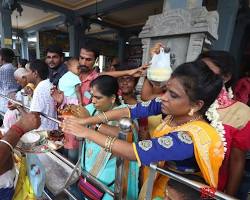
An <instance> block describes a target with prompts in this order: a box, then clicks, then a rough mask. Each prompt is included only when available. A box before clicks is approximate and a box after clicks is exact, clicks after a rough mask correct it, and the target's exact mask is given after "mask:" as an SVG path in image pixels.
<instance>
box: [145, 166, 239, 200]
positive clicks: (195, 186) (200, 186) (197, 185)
mask: <svg viewBox="0 0 250 200" xmlns="http://www.w3.org/2000/svg"><path fill="white" fill-rule="evenodd" d="M150 168H151V169H153V170H156V171H157V172H159V173H160V174H163V175H165V176H168V177H169V178H172V179H174V180H176V181H178V182H180V183H182V184H185V185H187V186H189V187H191V188H193V189H195V190H197V191H201V190H202V189H203V188H210V187H209V186H208V185H205V184H202V183H200V182H197V181H193V180H190V179H187V178H185V177H182V176H180V175H178V174H175V173H173V172H171V171H169V170H164V169H161V168H159V167H157V165H156V164H150ZM213 195H214V197H213V198H215V199H219V200H221V199H223V200H224V199H226V200H235V199H236V198H234V197H232V196H229V195H226V194H224V193H222V192H219V191H215V193H214V194H213Z"/></svg>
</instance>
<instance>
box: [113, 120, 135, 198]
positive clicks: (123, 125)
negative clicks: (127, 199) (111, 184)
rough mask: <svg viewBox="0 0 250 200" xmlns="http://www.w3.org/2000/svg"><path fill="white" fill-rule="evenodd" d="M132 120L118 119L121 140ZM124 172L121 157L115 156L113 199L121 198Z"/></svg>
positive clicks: (124, 137) (124, 136)
mask: <svg viewBox="0 0 250 200" xmlns="http://www.w3.org/2000/svg"><path fill="white" fill-rule="evenodd" d="M131 126H132V122H131V120H130V119H129V118H122V119H121V120H120V121H119V127H120V132H119V135H118V138H119V139H121V140H126V138H127V134H128V133H129V132H130V131H131ZM123 173H124V159H123V158H121V157H117V158H116V172H115V174H116V178H115V191H114V193H115V197H114V199H115V200H120V199H122V195H123V194H122V188H123V184H122V178H123V175H124V174H123Z"/></svg>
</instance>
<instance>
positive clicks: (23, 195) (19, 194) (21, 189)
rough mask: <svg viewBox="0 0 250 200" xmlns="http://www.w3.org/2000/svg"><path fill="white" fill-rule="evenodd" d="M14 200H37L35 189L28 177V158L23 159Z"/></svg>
mask: <svg viewBox="0 0 250 200" xmlns="http://www.w3.org/2000/svg"><path fill="white" fill-rule="evenodd" d="M13 200H36V197H35V194H34V191H33V188H32V186H31V183H30V180H29V177H28V175H27V165H26V158H25V157H24V156H23V157H22V158H21V164H20V169H19V176H18V181H17V185H16V188H15V193H14V197H13Z"/></svg>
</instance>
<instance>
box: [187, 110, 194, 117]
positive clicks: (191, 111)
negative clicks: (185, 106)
mask: <svg viewBox="0 0 250 200" xmlns="http://www.w3.org/2000/svg"><path fill="white" fill-rule="evenodd" d="M188 115H189V116H193V115H194V109H193V108H191V110H190V111H189V113H188Z"/></svg>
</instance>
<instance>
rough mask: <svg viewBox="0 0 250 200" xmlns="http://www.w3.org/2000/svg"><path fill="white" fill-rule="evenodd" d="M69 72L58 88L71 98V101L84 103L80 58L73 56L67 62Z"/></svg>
mask: <svg viewBox="0 0 250 200" xmlns="http://www.w3.org/2000/svg"><path fill="white" fill-rule="evenodd" d="M67 66H68V70H69V71H68V72H67V73H66V74H64V75H63V76H62V77H61V78H60V80H59V83H58V88H59V90H61V91H62V92H63V93H64V96H65V97H66V98H68V99H69V101H70V103H72V104H78V105H82V95H81V89H80V88H81V80H80V78H79V74H80V65H79V62H78V59H76V58H71V59H70V60H69V61H68V62H67Z"/></svg>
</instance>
